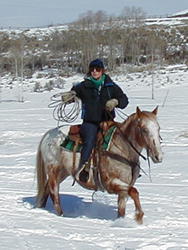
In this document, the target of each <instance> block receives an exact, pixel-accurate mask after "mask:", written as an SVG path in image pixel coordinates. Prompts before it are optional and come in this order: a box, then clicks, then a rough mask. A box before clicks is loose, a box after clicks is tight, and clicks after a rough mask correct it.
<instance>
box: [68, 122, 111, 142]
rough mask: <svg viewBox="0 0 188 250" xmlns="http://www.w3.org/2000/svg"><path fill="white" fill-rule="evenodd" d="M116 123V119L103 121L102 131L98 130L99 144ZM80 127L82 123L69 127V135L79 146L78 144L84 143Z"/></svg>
mask: <svg viewBox="0 0 188 250" xmlns="http://www.w3.org/2000/svg"><path fill="white" fill-rule="evenodd" d="M115 124H116V122H114V121H105V122H101V123H100V131H99V132H98V135H97V145H100V144H101V142H102V140H103V138H104V136H105V134H106V132H107V131H108V130H109V129H110V128H111V127H112V126H114V125H115ZM80 128H81V125H80V124H77V125H72V126H70V128H69V132H68V136H69V138H70V140H71V141H74V142H75V146H76V147H77V146H78V144H82V143H83V142H82V138H81V136H80Z"/></svg>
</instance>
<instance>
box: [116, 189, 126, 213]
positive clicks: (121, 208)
mask: <svg viewBox="0 0 188 250" xmlns="http://www.w3.org/2000/svg"><path fill="white" fill-rule="evenodd" d="M126 199H127V192H124V191H122V192H120V193H119V194H118V217H124V216H125V209H126Z"/></svg>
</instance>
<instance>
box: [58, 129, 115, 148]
mask: <svg viewBox="0 0 188 250" xmlns="http://www.w3.org/2000/svg"><path fill="white" fill-rule="evenodd" d="M115 129H116V126H112V127H110V128H109V129H108V130H107V132H106V134H105V136H104V137H103V142H102V145H101V146H102V149H103V150H108V147H109V145H110V142H111V138H112V136H113V134H114V132H115ZM60 146H61V147H63V148H64V149H66V150H69V151H73V149H74V146H75V141H72V140H71V139H70V138H69V136H67V137H66V138H65V140H64V141H63V142H62V144H61V145H60ZM81 149H82V144H81V143H80V144H78V146H77V149H76V152H80V151H81Z"/></svg>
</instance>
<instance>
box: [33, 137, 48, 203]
mask: <svg viewBox="0 0 188 250" xmlns="http://www.w3.org/2000/svg"><path fill="white" fill-rule="evenodd" d="M41 143H42V140H41V142H40V144H39V147H38V151H37V156H36V175H37V199H36V206H37V207H40V202H41V200H42V198H43V196H44V194H45V189H46V184H47V174H46V170H45V163H44V159H43V156H42V152H41Z"/></svg>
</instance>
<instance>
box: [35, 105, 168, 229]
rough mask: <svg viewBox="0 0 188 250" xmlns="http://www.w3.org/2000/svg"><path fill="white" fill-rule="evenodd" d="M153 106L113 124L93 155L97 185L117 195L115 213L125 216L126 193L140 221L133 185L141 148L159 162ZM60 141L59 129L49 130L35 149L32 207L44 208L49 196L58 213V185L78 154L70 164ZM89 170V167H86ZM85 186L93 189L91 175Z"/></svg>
mask: <svg viewBox="0 0 188 250" xmlns="http://www.w3.org/2000/svg"><path fill="white" fill-rule="evenodd" d="M157 110H158V107H156V108H155V109H154V110H153V111H152V112H149V111H141V110H140V109H139V108H138V107H137V109H136V113H134V114H132V115H130V116H129V117H128V118H127V119H126V120H125V121H124V122H122V123H117V128H116V130H115V132H114V133H113V136H112V139H111V141H110V145H109V148H108V150H105V151H104V150H103V151H102V150H101V151H100V150H99V151H98V152H97V153H96V154H97V159H98V163H99V164H98V170H99V173H100V179H101V184H102V186H103V188H104V190H106V191H107V192H108V193H110V194H117V195H118V216H119V217H123V216H125V208H126V200H127V197H128V196H130V197H131V198H132V199H133V200H134V204H135V220H136V222H137V223H139V224H141V223H142V222H143V215H144V213H143V211H142V208H141V204H140V200H139V193H138V191H137V189H136V188H135V187H134V184H135V181H136V179H137V178H138V176H139V172H140V165H139V157H140V156H142V155H141V151H142V149H143V148H145V149H146V151H147V152H148V156H149V157H150V158H151V159H152V161H153V162H154V163H159V162H161V161H162V157H163V154H162V150H161V144H160V134H159V130H160V127H159V124H158V122H157V117H156V115H157ZM62 140H63V133H62V131H61V129H59V128H54V129H51V130H49V131H48V132H47V133H46V134H45V135H44V136H43V137H42V139H41V141H40V144H39V147H38V152H37V165H36V171H37V182H38V194H37V201H36V207H40V208H41V207H45V205H46V202H47V199H48V196H49V195H50V197H51V199H52V201H53V204H54V208H55V210H56V212H57V214H58V215H62V214H63V211H62V208H61V204H60V196H59V184H60V183H61V182H62V181H63V180H65V178H66V177H68V176H69V175H72V176H74V171H75V169H74V165H75V166H76V167H77V166H78V163H79V158H80V153H79V152H78V153H76V159H75V164H73V157H72V154H73V153H72V152H71V151H68V150H65V149H64V148H62V147H61V146H60V145H61V143H62ZM90 171H91V170H90ZM78 183H79V184H80V185H81V186H83V187H84V188H87V189H93V190H97V188H98V187H97V186H96V184H95V182H94V178H89V181H88V182H86V183H83V182H81V181H79V182H78Z"/></svg>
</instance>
